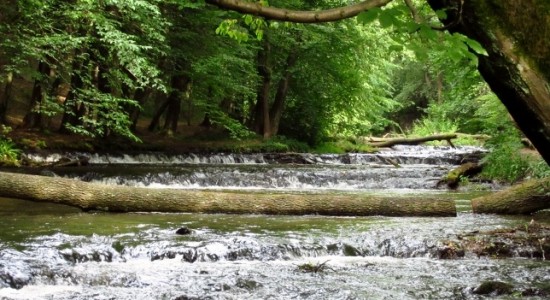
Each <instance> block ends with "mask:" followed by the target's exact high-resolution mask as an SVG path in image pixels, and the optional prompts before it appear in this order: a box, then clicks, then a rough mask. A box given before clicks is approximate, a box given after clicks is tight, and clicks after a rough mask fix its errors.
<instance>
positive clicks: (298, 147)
mask: <svg viewBox="0 0 550 300" xmlns="http://www.w3.org/2000/svg"><path fill="white" fill-rule="evenodd" d="M264 144H267V145H275V147H276V148H279V149H281V150H282V151H271V152H285V151H286V152H298V153H303V152H309V150H310V148H309V146H308V145H307V144H306V143H304V142H300V141H297V140H295V139H291V138H287V137H285V136H276V137H272V138H270V139H269V140H267V141H266V142H265V143H264ZM268 147H269V146H268ZM283 149H284V150H283Z"/></svg>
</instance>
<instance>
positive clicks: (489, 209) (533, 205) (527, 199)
mask: <svg viewBox="0 0 550 300" xmlns="http://www.w3.org/2000/svg"><path fill="white" fill-rule="evenodd" d="M548 208H550V177H548V178H543V179H533V180H529V181H526V182H524V183H521V184H518V185H515V186H513V187H511V188H508V189H506V190H503V191H500V192H496V193H492V194H489V195H487V196H483V197H478V198H474V199H472V209H473V211H474V213H480V214H482V213H493V214H510V215H519V214H530V213H534V212H537V211H539V210H543V209H548Z"/></svg>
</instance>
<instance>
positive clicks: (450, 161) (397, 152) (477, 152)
mask: <svg viewBox="0 0 550 300" xmlns="http://www.w3.org/2000/svg"><path fill="white" fill-rule="evenodd" d="M484 153H486V150H484V149H483V148H480V147H474V146H461V147H456V148H452V147H445V146H395V147H394V149H385V150H381V151H380V152H379V153H347V154H321V155H315V154H309V153H252V154H242V153H215V154H196V153H186V154H173V155H170V154H166V153H159V152H149V153H137V154H128V153H123V154H112V153H111V154H109V153H107V154H99V153H79V152H75V153H64V154H60V153H49V154H45V153H26V154H25V157H26V159H28V160H31V161H35V162H38V163H55V162H57V161H59V160H61V159H62V158H76V157H87V158H88V163H89V164H97V165H108V164H123V165H146V164H152V165H201V164H208V165H228V164H247V165H249V164H295V165H296V164H297V165H304V164H305V165H316V164H320V165H350V164H351V165H370V164H381V165H393V164H395V163H397V164H430V165H457V164H461V163H463V162H467V161H470V160H477V159H479V158H480V157H481V156H482V155H483V154H484ZM390 160H391V161H390Z"/></svg>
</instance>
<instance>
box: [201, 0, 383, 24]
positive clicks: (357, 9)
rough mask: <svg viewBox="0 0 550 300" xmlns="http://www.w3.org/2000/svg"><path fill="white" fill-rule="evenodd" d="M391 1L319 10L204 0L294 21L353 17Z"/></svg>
mask: <svg viewBox="0 0 550 300" xmlns="http://www.w3.org/2000/svg"><path fill="white" fill-rule="evenodd" d="M392 1H393V0H366V1H363V2H359V3H356V4H352V5H349V6H345V7H338V8H332V9H326V10H319V11H295V10H289V9H281V8H275V7H268V6H262V5H261V4H259V3H257V2H245V1H243V0H206V3H209V4H212V5H216V6H218V7H221V8H225V9H230V10H234V11H238V12H241V13H245V14H252V15H259V16H262V17H265V18H268V19H271V20H277V21H288V22H294V23H321V22H332V21H338V20H342V19H346V18H351V17H355V16H357V15H358V14H360V13H361V12H363V11H366V10H369V9H371V8H374V7H382V6H384V5H386V4H388V3H390V2H392Z"/></svg>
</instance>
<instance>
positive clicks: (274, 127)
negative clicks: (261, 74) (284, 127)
mask: <svg viewBox="0 0 550 300" xmlns="http://www.w3.org/2000/svg"><path fill="white" fill-rule="evenodd" d="M296 60H297V55H296V53H295V52H291V53H290V54H289V55H288V57H287V60H286V66H285V69H284V72H283V76H282V77H281V79H280V80H279V84H278V85H277V93H276V94H275V100H274V101H273V105H272V106H271V112H270V115H269V118H270V119H271V120H270V121H271V135H277V132H279V122H280V121H281V116H282V115H283V109H284V107H285V102H286V95H287V94H288V86H289V84H290V79H291V78H292V73H291V72H290V69H291V68H292V67H294V65H295V64H296Z"/></svg>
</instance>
